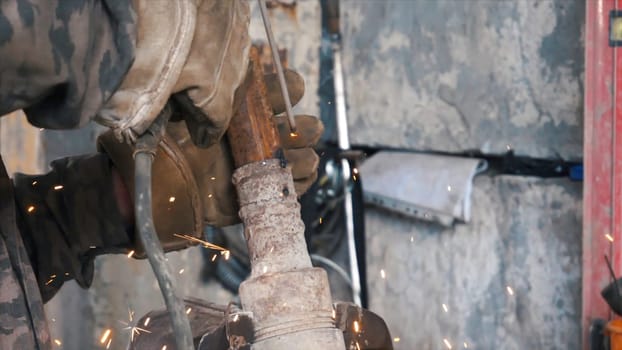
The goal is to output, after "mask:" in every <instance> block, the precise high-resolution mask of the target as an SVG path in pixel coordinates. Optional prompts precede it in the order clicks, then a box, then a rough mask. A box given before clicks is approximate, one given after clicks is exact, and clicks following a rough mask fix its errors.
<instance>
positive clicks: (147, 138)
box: [134, 108, 194, 350]
mask: <svg viewBox="0 0 622 350" xmlns="http://www.w3.org/2000/svg"><path fill="white" fill-rule="evenodd" d="M169 117H170V110H169V109H168V108H167V109H165V110H164V111H162V113H160V115H159V116H158V118H157V119H156V121H155V122H154V125H152V127H151V128H150V129H149V131H147V132H146V133H145V134H143V135H141V136H140V137H139V138H138V139H137V141H136V152H135V154H134V171H135V173H134V184H135V186H134V187H135V188H134V190H135V192H134V194H135V196H134V198H135V201H136V202H135V212H136V228H137V229H138V233H139V236H140V240H141V242H142V244H143V247H144V249H145V254H146V255H147V258H148V260H149V263H150V264H151V268H152V269H153V273H154V274H155V276H156V279H157V280H158V284H159V285H160V291H161V292H162V296H163V297H164V302H165V303H166V308H167V309H168V312H169V315H170V316H171V324H172V326H173V333H174V334H175V341H176V344H177V349H178V350H192V349H194V344H193V340H192V331H191V329H190V322H189V321H188V317H187V316H186V312H185V309H186V307H185V304H184V303H183V301H182V300H181V299H180V298H179V297H178V296H177V294H176V293H175V289H174V288H173V274H172V273H171V271H170V270H169V268H168V266H167V264H166V259H165V257H164V251H163V250H162V245H161V244H160V240H159V239H158V235H157V234H156V231H155V227H154V223H153V209H152V207H151V197H152V194H151V168H152V163H153V156H154V154H155V151H156V149H157V146H158V143H159V142H160V139H161V136H162V134H163V131H164V127H165V125H166V122H167V121H168V118H169Z"/></svg>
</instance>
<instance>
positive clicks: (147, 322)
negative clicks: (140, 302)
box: [143, 317, 151, 327]
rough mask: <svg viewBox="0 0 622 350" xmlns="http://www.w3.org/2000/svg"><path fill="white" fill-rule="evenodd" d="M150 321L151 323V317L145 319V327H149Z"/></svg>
mask: <svg viewBox="0 0 622 350" xmlns="http://www.w3.org/2000/svg"><path fill="white" fill-rule="evenodd" d="M149 321H151V317H147V318H146V319H145V322H144V323H143V326H145V327H147V326H148V325H149Z"/></svg>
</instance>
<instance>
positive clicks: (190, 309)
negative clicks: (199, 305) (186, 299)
mask: <svg viewBox="0 0 622 350" xmlns="http://www.w3.org/2000/svg"><path fill="white" fill-rule="evenodd" d="M190 311H192V308H191V307H189V308H188V309H187V310H186V315H189V314H190Z"/></svg>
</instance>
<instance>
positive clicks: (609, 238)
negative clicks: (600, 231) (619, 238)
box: [605, 233, 613, 242]
mask: <svg viewBox="0 0 622 350" xmlns="http://www.w3.org/2000/svg"><path fill="white" fill-rule="evenodd" d="M605 238H607V239H608V240H609V242H613V236H611V235H610V234H608V233H606V234H605Z"/></svg>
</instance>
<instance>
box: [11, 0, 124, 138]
mask: <svg viewBox="0 0 622 350" xmlns="http://www.w3.org/2000/svg"><path fill="white" fill-rule="evenodd" d="M135 27H136V25H135V14H134V11H133V9H132V6H131V1H129V0H126V1H122V0H7V1H0V72H1V74H0V115H4V114H7V113H8V112H11V111H14V110H17V109H24V111H25V112H26V115H27V116H28V121H30V123H31V124H33V125H35V126H38V127H42V128H51V129H67V128H75V127H77V126H81V125H84V124H85V123H86V122H87V121H89V120H90V119H92V118H93V117H94V116H95V113H96V112H97V111H98V110H99V109H100V108H101V106H102V104H103V103H104V102H105V101H107V100H108V99H109V98H110V96H111V94H112V93H113V92H114V91H115V90H116V89H117V87H118V86H119V85H120V83H121V81H122V79H123V77H124V76H125V74H126V73H127V71H128V69H129V67H130V65H131V63H132V60H133V58H134V47H135Z"/></svg>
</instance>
